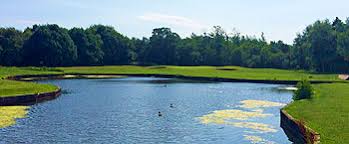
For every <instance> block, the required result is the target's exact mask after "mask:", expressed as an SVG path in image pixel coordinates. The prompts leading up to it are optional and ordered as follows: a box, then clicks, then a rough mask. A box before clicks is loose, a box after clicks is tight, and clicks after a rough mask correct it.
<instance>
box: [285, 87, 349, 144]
mask: <svg viewBox="0 0 349 144" xmlns="http://www.w3.org/2000/svg"><path fill="white" fill-rule="evenodd" d="M314 89H315V96H314V98H312V99H310V100H300V101H296V102H293V103H292V104H290V105H288V106H287V107H285V108H284V109H285V110H286V111H287V112H288V113H289V114H291V115H292V116H293V117H295V118H296V119H299V120H302V121H304V122H306V124H307V126H309V127H310V128H312V129H314V130H315V131H316V132H318V133H320V137H321V140H320V141H321V143H322V144H327V143H328V144H347V143H349V84H343V83H334V84H316V85H314Z"/></svg>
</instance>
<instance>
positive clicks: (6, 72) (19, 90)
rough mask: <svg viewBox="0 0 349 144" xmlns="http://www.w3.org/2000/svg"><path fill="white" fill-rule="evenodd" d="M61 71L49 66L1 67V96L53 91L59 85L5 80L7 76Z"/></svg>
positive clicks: (57, 72)
mask: <svg viewBox="0 0 349 144" xmlns="http://www.w3.org/2000/svg"><path fill="white" fill-rule="evenodd" d="M59 73H62V72H60V71H59V70H55V69H49V68H30V67H27V68H17V67H0V97H12V96H18V95H25V94H36V93H43V92H51V91H54V90H57V88H58V87H57V86H54V85H49V84H37V83H33V82H19V81H11V80H5V78H6V77H9V76H15V75H40V74H59Z"/></svg>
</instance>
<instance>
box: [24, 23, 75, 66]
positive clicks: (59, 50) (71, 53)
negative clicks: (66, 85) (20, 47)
mask: <svg viewBox="0 0 349 144" xmlns="http://www.w3.org/2000/svg"><path fill="white" fill-rule="evenodd" d="M76 58H77V49H76V46H75V45H74V42H73V40H72V39H71V38H70V36H69V34H68V30H66V29H63V28H60V27H59V26H58V25H41V26H36V25H35V26H33V34H32V36H31V37H30V38H29V39H28V40H27V41H26V42H25V44H24V59H25V61H26V65H33V66H69V65H73V64H74V62H75V60H76Z"/></svg>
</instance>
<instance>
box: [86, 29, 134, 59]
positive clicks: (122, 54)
mask: <svg viewBox="0 0 349 144" xmlns="http://www.w3.org/2000/svg"><path fill="white" fill-rule="evenodd" d="M87 30H88V31H91V32H92V33H93V34H94V35H98V36H100V37H101V39H102V41H103V45H102V50H103V52H104V57H103V64H105V65H115V64H116V65H118V64H128V63H129V62H130V51H129V48H130V47H131V43H130V42H131V41H130V40H129V39H128V38H127V37H125V36H123V35H121V34H120V33H118V32H117V31H116V30H115V29H114V28H113V27H110V26H104V25H94V26H92V27H90V28H89V29H87Z"/></svg>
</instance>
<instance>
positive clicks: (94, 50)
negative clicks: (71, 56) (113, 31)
mask: <svg viewBox="0 0 349 144" xmlns="http://www.w3.org/2000/svg"><path fill="white" fill-rule="evenodd" d="M69 35H70V37H71V38H72V39H73V41H74V43H75V45H76V47H77V52H78V59H77V64H78V65H98V64H101V63H102V60H103V55H104V53H103V51H102V49H101V46H102V43H103V41H102V39H101V38H100V36H99V35H94V34H92V32H90V31H85V30H84V29H82V28H73V29H71V30H69Z"/></svg>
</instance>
